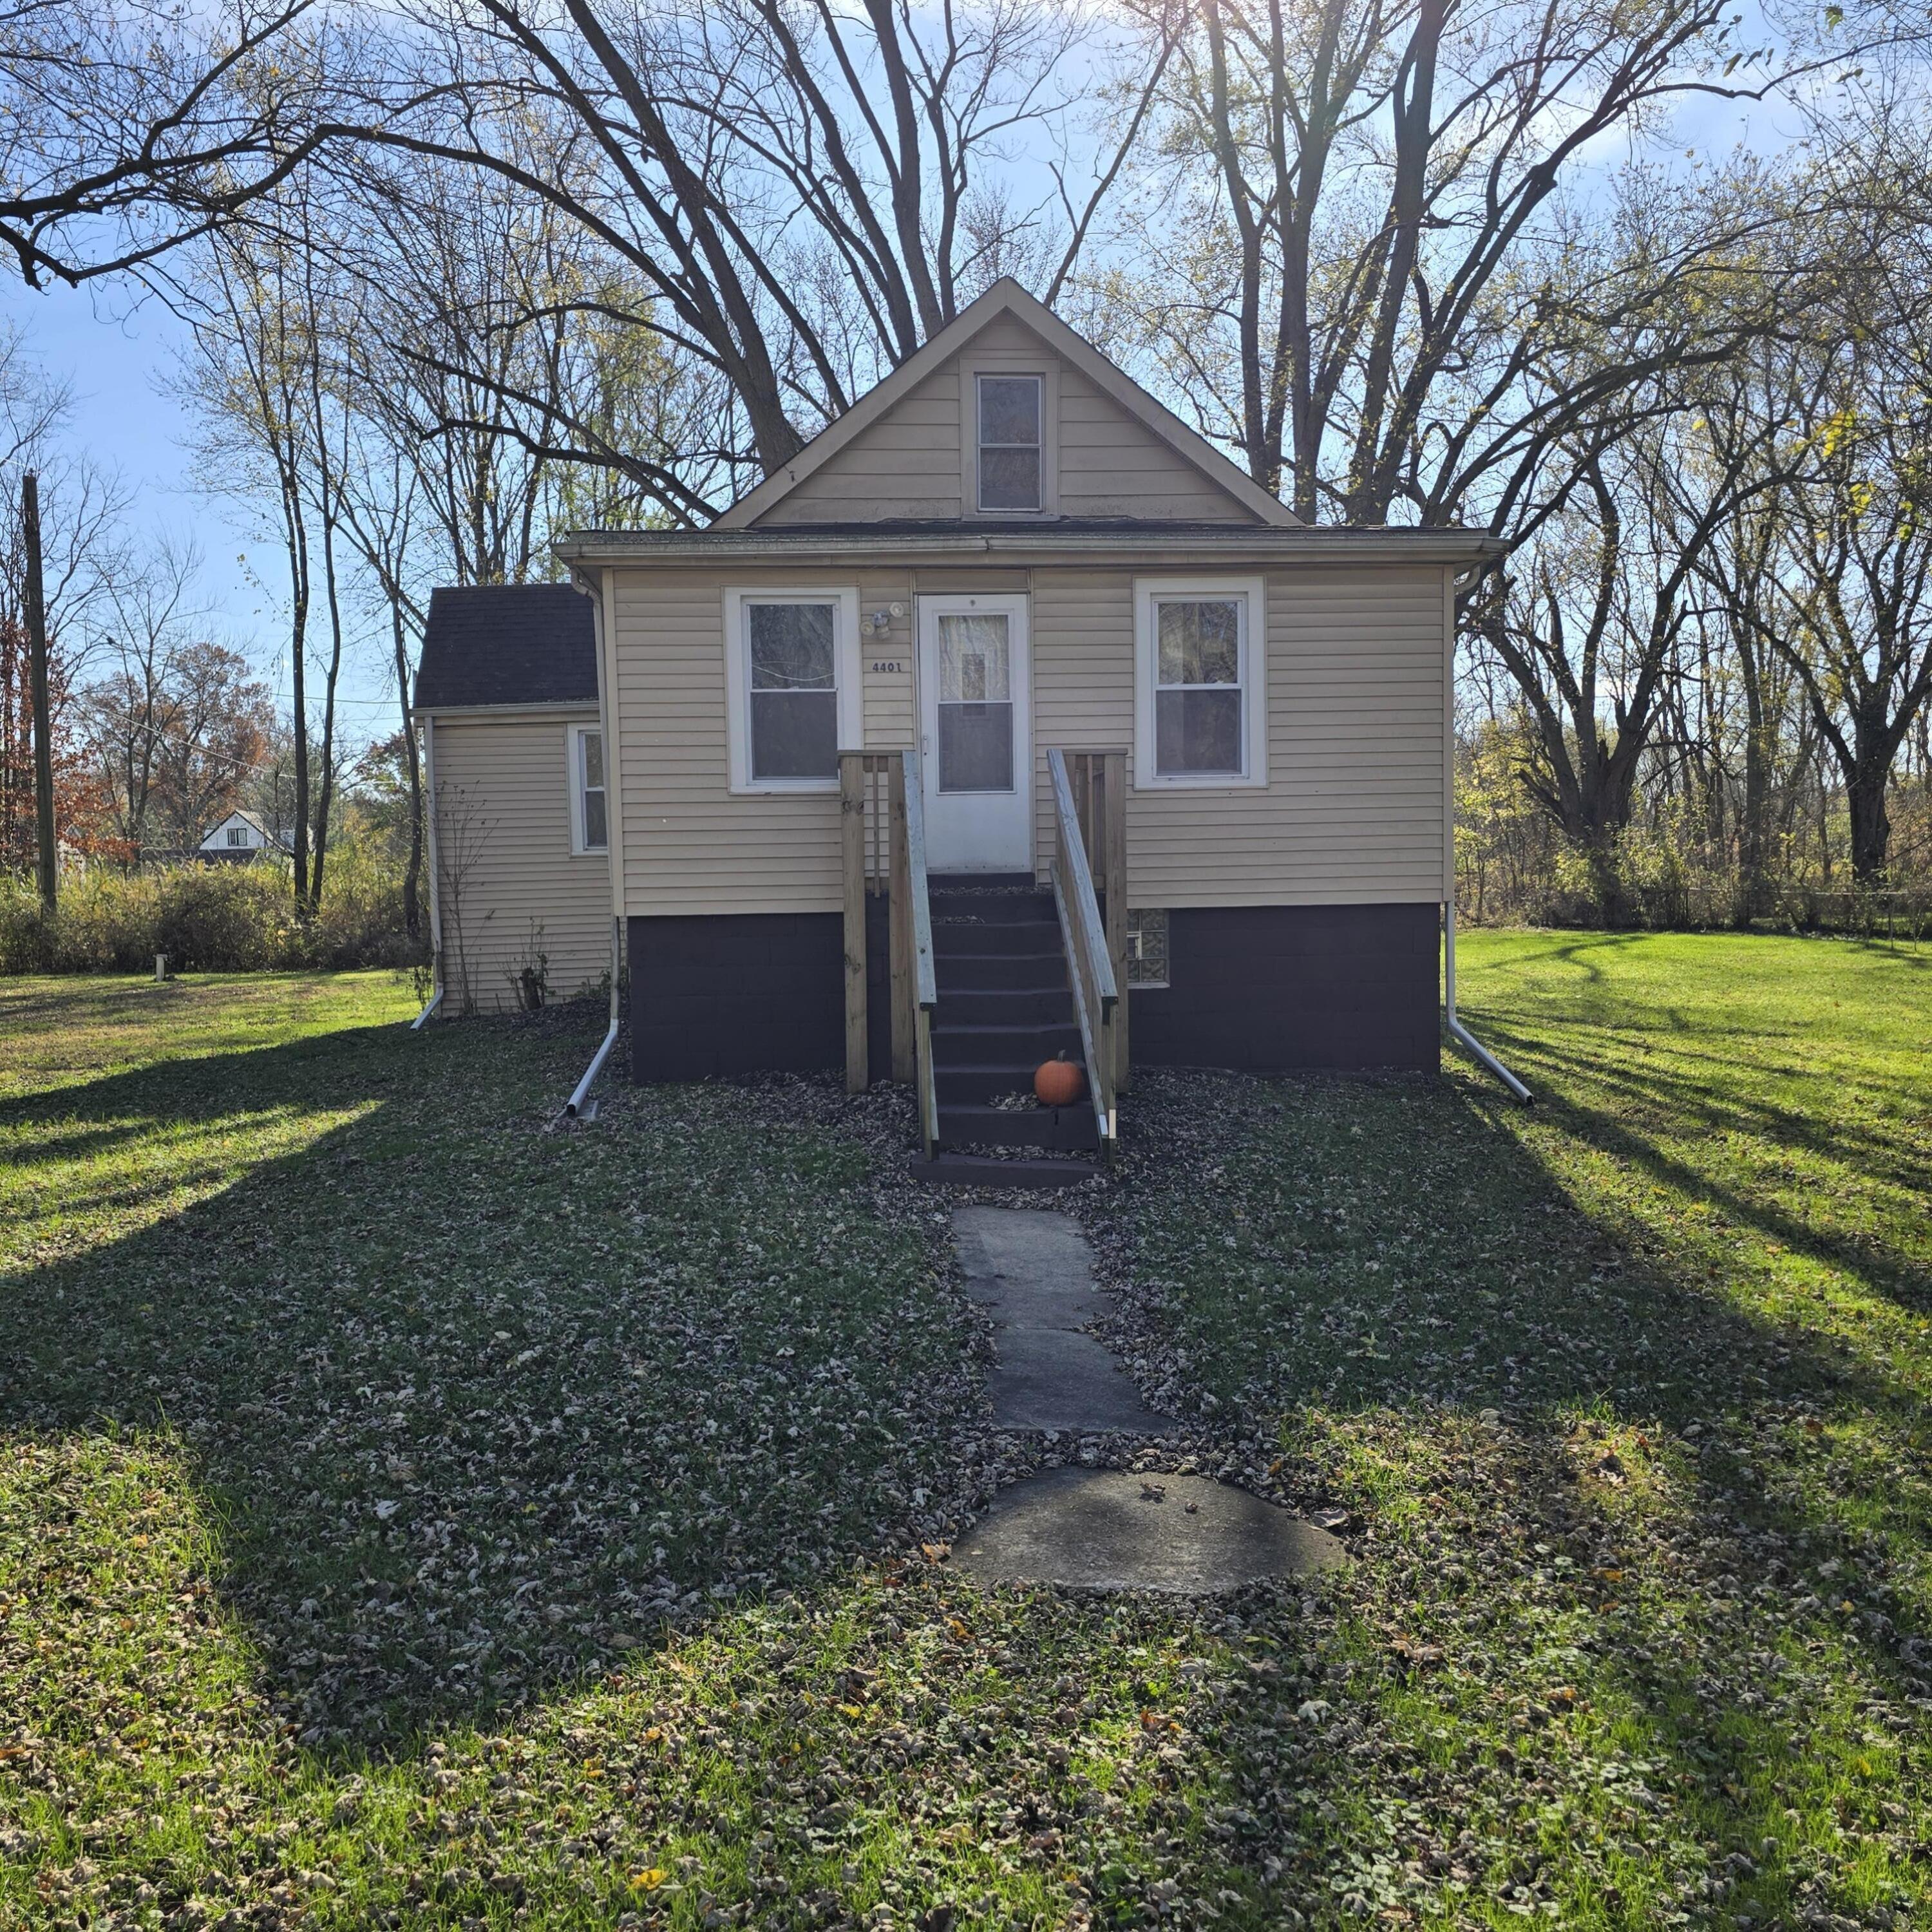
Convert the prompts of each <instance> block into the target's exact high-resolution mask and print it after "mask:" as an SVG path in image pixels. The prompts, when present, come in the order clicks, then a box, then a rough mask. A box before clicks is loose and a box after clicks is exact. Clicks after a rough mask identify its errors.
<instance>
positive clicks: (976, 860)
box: [919, 595, 1033, 872]
mask: <svg viewBox="0 0 1932 1932" xmlns="http://www.w3.org/2000/svg"><path fill="white" fill-rule="evenodd" d="M919 752H920V756H921V757H922V760H923V762H924V764H925V768H926V864H927V866H928V867H929V869H930V870H932V871H935V872H1031V871H1032V870H1033V670H1032V656H1031V652H1029V651H1028V649H1027V600H1026V599H1025V598H1024V597H1014V596H984V595H975V596H957V597H922V598H920V599H919Z"/></svg>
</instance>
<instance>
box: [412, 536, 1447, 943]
mask: <svg viewBox="0 0 1932 1932" xmlns="http://www.w3.org/2000/svg"><path fill="white" fill-rule="evenodd" d="M1199 574H1204V575H1211V574H1214V568H1213V567H1212V566H1202V569H1201V571H1200V572H1199ZM1230 574H1244V573H1242V572H1241V571H1232V572H1230ZM1443 580H1444V579H1443V572H1442V571H1441V570H1440V569H1439V568H1433V567H1431V568H1386V567H1379V566H1370V567H1364V568H1355V569H1349V570H1343V569H1337V568H1296V569H1277V570H1274V571H1270V572H1269V573H1268V577H1267V583H1268V698H1269V705H1268V784H1267V786H1266V787H1260V788H1247V789H1236V788H1231V789H1229V790H1225V791H1223V790H1158V789H1151V790H1146V791H1139V792H1136V793H1133V796H1131V798H1130V804H1129V814H1128V820H1127V826H1128V835H1127V854H1128V866H1129V889H1130V895H1131V897H1132V900H1133V903H1134V904H1136V905H1139V906H1210V905H1273V904H1374V903H1379V902H1383V901H1399V900H1409V901H1426V902H1432V903H1433V901H1436V900H1438V899H1439V898H1441V896H1442V889H1443V877H1444V857H1443V855H1444V852H1445V847H1446V839H1447V826H1446V813H1445V780H1444V771H1445V726H1444V718H1445V703H1446V697H1445V661H1446V653H1445V640H1444V634H1443V625H1444V614H1443V613H1444V611H1445V607H1446V605H1445V597H1444V592H1443ZM853 581H854V577H853V575H852V574H850V573H847V574H843V575H841V574H838V573H836V572H835V571H826V570H823V569H819V570H811V571H804V570H799V569H796V568H794V569H788V570H784V571H774V570H770V569H764V568H760V569H739V570H735V571H734V570H732V569H730V568H728V567H726V566H718V565H714V566H712V567H710V568H692V569H673V568H666V569H664V570H661V571H648V572H646V571H619V572H618V573H616V650H617V657H618V669H617V685H618V692H619V709H620V715H619V720H618V723H617V726H616V730H617V734H618V748H617V755H616V759H615V760H613V769H614V770H615V771H616V772H617V773H618V774H619V778H620V781H621V785H622V810H623V811H624V813H625V820H624V829H625V847H624V859H625V910H626V911H627V912H628V913H634V914H645V913H724V912H748V913H749V912H832V911H835V910H837V909H838V905H839V904H840V881H839V869H838V868H839V855H838V800H837V799H836V797H835V796H830V795H826V796H817V795H805V796H799V795H796V794H794V795H792V796H780V797H755V796H753V797H734V796H732V794H731V793H730V789H729V781H728V760H727V736H726V724H725V716H724V702H725V700H724V625H723V614H722V613H723V604H724V595H723V593H724V588H725V586H727V584H730V585H738V586H745V587H756V586H759V585H760V584H766V585H777V584H796V585H801V586H813V587H820V588H823V589H827V590H830V589H838V588H840V587H841V586H844V585H847V584H850V583H853ZM1029 581H1030V582H1031V586H1032V604H1031V617H1032V624H1031V629H1032V641H1033V654H1034V729H1035V740H1034V742H1035V753H1036V762H1037V777H1036V786H1035V793H1034V796H1035V799H1036V820H1037V835H1038V841H1039V843H1038V848H1037V849H1038V856H1039V857H1040V862H1041V863H1042V865H1044V862H1045V858H1046V853H1048V851H1049V850H1050V844H1051V841H1050V837H1049V832H1050V821H1049V816H1048V814H1049V811H1050V802H1049V792H1048V790H1047V786H1046V747H1047V746H1049V745H1055V744H1058V745H1062V746H1064V747H1066V748H1070V749H1082V748H1109V747H1115V746H1118V747H1121V748H1131V746H1132V744H1133V731H1134V613H1133V571H1132V570H1131V569H1130V568H1105V569H1088V568H1078V569H1076V568H1064V567H1046V566H1042V567H1040V568H1036V569H1034V570H1033V571H1031V572H1030V573H1029V572H1027V571H1020V570H1016V569H1015V568H1013V567H1012V566H1011V565H1010V564H1009V565H1005V566H1002V565H1000V564H999V563H998V561H997V560H996V561H995V562H993V563H992V564H989V566H988V567H987V568H986V569H985V570H984V571H981V572H975V571H968V570H965V569H962V568H945V569H944V570H941V569H935V568H924V569H920V570H919V571H916V572H915V571H913V570H912V569H910V568H890V569H880V570H874V571H862V572H860V573H859V574H858V576H857V577H856V582H857V583H858V585H859V610H860V613H861V617H862V619H863V617H864V616H865V614H866V613H869V612H871V611H873V610H877V609H880V608H883V607H886V606H887V605H889V604H892V603H894V602H898V603H901V604H904V606H905V613H904V616H902V617H900V618H898V619H895V620H893V622H892V625H891V627H890V628H889V631H887V632H886V634H884V635H883V636H882V637H874V636H873V635H872V634H870V633H868V632H864V631H862V634H861V637H860V640H859V658H860V666H861V671H862V677H863V680H864V706H863V709H864V716H865V729H866V736H867V742H868V745H871V746H873V747H874V748H880V749H886V748H898V747H900V746H902V745H906V744H908V743H910V742H911V740H912V737H913V728H914V727H913V718H914V716H915V712H914V707H913V688H914V686H913V679H914V667H915V657H914V649H913V645H914V633H913V619H914V616H915V608H916V607H915V604H914V601H913V598H914V593H915V591H916V590H917V591H923V592H927V593H928V594H935V593H938V592H941V591H956V590H960V589H984V590H986V591H989V592H991V591H994V590H1012V589H1021V588H1024V587H1025V586H1026V585H1027V583H1028V582H1029ZM876 664H898V665H899V666H901V667H902V668H901V670H898V671H895V672H893V671H878V670H874V666H875V665H876ZM439 742H440V741H439Z"/></svg>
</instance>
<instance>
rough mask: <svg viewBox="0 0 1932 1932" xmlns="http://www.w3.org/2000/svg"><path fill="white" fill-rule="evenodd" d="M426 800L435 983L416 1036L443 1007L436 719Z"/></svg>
mask: <svg viewBox="0 0 1932 1932" xmlns="http://www.w3.org/2000/svg"><path fill="white" fill-rule="evenodd" d="M423 797H424V800H425V805H426V809H425V811H424V814H423V816H424V817H425V819H426V820H428V828H427V829H428V833H429V957H430V971H431V973H432V974H434V983H433V986H432V987H431V992H430V996H429V1004H428V1005H427V1006H425V1007H424V1008H423V1010H422V1012H421V1013H419V1014H417V1016H416V1018H415V1019H413V1020H412V1021H410V1032H412V1033H417V1032H419V1031H421V1030H422V1025H423V1022H425V1020H427V1019H428V1018H429V1016H430V1015H431V1013H434V1012H435V1011H436V1010H437V1007H440V1006H441V1005H442V1004H443V868H442V866H441V865H440V864H439V863H438V862H437V845H436V718H435V715H434V712H430V713H426V714H425V715H424V718H423Z"/></svg>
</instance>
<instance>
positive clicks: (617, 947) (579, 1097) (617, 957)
mask: <svg viewBox="0 0 1932 1932" xmlns="http://www.w3.org/2000/svg"><path fill="white" fill-rule="evenodd" d="M604 770H605V772H606V773H608V772H609V770H610V766H608V765H606V766H604ZM622 934H623V925H622V921H621V920H619V919H612V920H611V922H610V1026H609V1028H607V1030H606V1031H605V1033H604V1043H603V1044H602V1045H601V1046H599V1047H598V1049H597V1057H596V1058H595V1059H594V1060H593V1061H591V1063H590V1064H589V1066H588V1067H586V1068H585V1069H584V1073H583V1079H581V1080H580V1081H579V1082H577V1088H576V1091H575V1092H574V1093H573V1094H571V1097H570V1098H569V1099H568V1100H566V1101H565V1103H563V1116H564V1118H565V1120H567V1121H574V1120H575V1119H576V1118H577V1115H579V1113H580V1112H582V1111H583V1097H584V1096H585V1095H586V1094H588V1093H589V1091H590V1083H591V1082H592V1081H593V1080H595V1079H596V1078H597V1076H598V1074H600V1073H602V1072H603V1071H604V1061H606V1060H607V1059H608V1058H610V1049H611V1048H613V1046H616V1044H617V1018H618V1015H617V969H618V968H619V966H620V965H622V961H623V938H622Z"/></svg>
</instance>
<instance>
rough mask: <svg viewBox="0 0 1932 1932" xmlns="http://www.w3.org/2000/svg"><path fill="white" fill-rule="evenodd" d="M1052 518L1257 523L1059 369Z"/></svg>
mask: <svg viewBox="0 0 1932 1932" xmlns="http://www.w3.org/2000/svg"><path fill="white" fill-rule="evenodd" d="M1060 514H1061V515H1062V516H1063V517H1185V518H1187V519H1189V520H1193V521H1196V522H1200V523H1255V522H1256V521H1257V520H1258V519H1257V518H1256V516H1255V515H1254V513H1253V511H1250V509H1249V508H1247V505H1245V504H1242V503H1238V502H1236V501H1235V499H1234V498H1233V497H1232V496H1229V495H1227V494H1226V493H1225V492H1224V491H1223V490H1220V489H1218V488H1217V487H1216V486H1215V485H1214V484H1213V483H1211V482H1210V481H1208V478H1206V477H1205V475H1202V472H1200V471H1199V470H1198V469H1196V468H1195V466H1193V463H1190V462H1188V461H1187V460H1186V459H1185V458H1183V457H1181V455H1178V453H1177V452H1175V449H1174V448H1173V447H1172V445H1171V444H1169V443H1163V441H1162V440H1161V439H1160V437H1157V436H1156V435H1155V434H1154V432H1153V431H1151V430H1150V429H1149V428H1148V427H1147V425H1145V423H1142V422H1136V420H1135V419H1133V417H1132V416H1130V415H1129V414H1128V413H1127V411H1126V410H1124V409H1122V408H1121V406H1120V404H1118V403H1117V402H1115V400H1114V399H1113V398H1112V396H1109V395H1103V393H1102V392H1100V390H1099V389H1096V388H1095V387H1094V385H1093V384H1092V383H1090V382H1089V381H1088V380H1087V378H1086V377H1085V376H1083V375H1082V374H1081V373H1080V372H1079V370H1077V369H1074V368H1069V367H1068V366H1067V365H1066V364H1065V363H1062V364H1061V368H1060Z"/></svg>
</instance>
